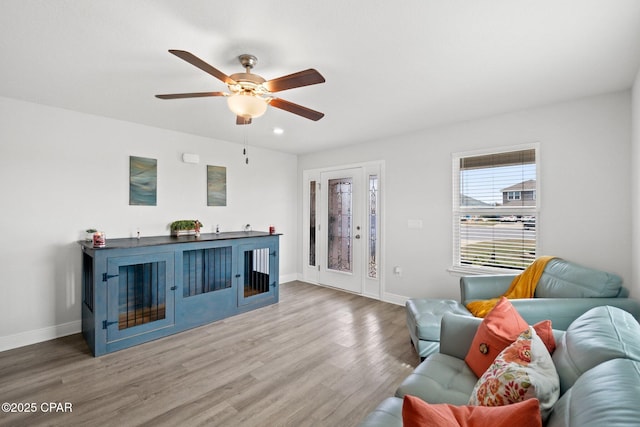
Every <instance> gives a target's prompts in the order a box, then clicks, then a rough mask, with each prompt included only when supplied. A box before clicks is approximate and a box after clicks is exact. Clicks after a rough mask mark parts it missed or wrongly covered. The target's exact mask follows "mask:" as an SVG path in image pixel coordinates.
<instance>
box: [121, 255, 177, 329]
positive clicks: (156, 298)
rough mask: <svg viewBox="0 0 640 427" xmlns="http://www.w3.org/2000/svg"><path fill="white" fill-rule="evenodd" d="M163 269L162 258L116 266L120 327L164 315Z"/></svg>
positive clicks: (147, 321) (141, 323) (164, 276)
mask: <svg viewBox="0 0 640 427" xmlns="http://www.w3.org/2000/svg"><path fill="white" fill-rule="evenodd" d="M166 270H167V268H166V265H165V262H164V261H162V262H148V263H144V264H134V265H125V266H121V267H120V268H119V274H118V280H119V294H118V295H119V298H120V301H119V304H118V329H119V330H122V329H127V328H131V327H133V326H138V325H143V324H145V323H149V322H154V321H156V320H161V319H164V318H165V299H166V294H167V279H166V275H165V272H166Z"/></svg>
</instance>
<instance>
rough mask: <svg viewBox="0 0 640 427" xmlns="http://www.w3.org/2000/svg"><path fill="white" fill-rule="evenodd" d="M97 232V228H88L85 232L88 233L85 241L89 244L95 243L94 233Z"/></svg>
mask: <svg viewBox="0 0 640 427" xmlns="http://www.w3.org/2000/svg"><path fill="white" fill-rule="evenodd" d="M96 231H98V230H96V229H95V228H87V229H86V230H85V233H86V235H85V240H86V241H87V242H91V241H93V233H95V232H96Z"/></svg>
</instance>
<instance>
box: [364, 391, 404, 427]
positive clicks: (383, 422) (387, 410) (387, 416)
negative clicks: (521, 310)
mask: <svg viewBox="0 0 640 427" xmlns="http://www.w3.org/2000/svg"><path fill="white" fill-rule="evenodd" d="M359 427H403V426H402V399H399V398H397V397H388V398H386V399H385V400H383V401H382V403H380V404H379V405H378V407H377V408H376V409H374V410H373V411H371V412H369V414H368V415H367V416H366V418H365V419H364V420H362V422H361V423H360V424H359Z"/></svg>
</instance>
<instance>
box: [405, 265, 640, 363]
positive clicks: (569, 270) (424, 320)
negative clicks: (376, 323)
mask: <svg viewBox="0 0 640 427" xmlns="http://www.w3.org/2000/svg"><path fill="white" fill-rule="evenodd" d="M514 277H516V275H515V274H502V275H477V276H464V277H461V278H460V301H455V300H438V299H426V298H412V299H409V300H408V301H407V302H406V311H407V327H408V328H409V336H410V337H411V342H412V343H413V345H414V347H415V349H416V352H417V353H418V355H419V356H420V358H421V359H422V358H425V357H427V356H428V355H429V354H431V353H434V352H437V351H438V346H439V344H440V343H439V337H440V321H441V319H442V315H443V314H444V313H445V312H452V313H457V314H462V315H467V316H471V313H470V312H469V310H467V308H466V305H467V304H468V303H469V302H471V301H476V300H484V299H491V298H497V297H500V296H501V295H502V294H504V293H505V292H506V291H507V289H509V285H510V284H511V282H512V280H513V279H514ZM510 301H511V303H512V304H513V306H514V307H515V308H516V309H517V310H518V312H519V313H520V315H521V316H522V317H523V318H524V320H526V321H527V322H528V323H529V324H531V325H533V324H535V323H537V322H539V321H541V320H547V319H549V320H551V322H552V324H553V328H554V329H559V330H565V329H567V327H568V326H569V324H571V322H573V321H574V320H575V319H576V318H577V317H578V316H580V315H582V314H583V313H585V312H586V311H588V310H590V309H591V308H593V307H598V306H603V305H609V306H613V307H619V308H621V309H623V310H625V311H627V312H629V313H631V314H632V315H633V316H634V317H635V318H636V319H640V302H639V301H638V300H635V299H632V298H629V291H628V290H627V289H626V288H625V287H624V286H623V285H622V278H621V277H620V276H618V275H616V274H612V273H607V272H604V271H600V270H596V269H592V268H588V267H584V266H582V265H579V264H576V263H574V262H571V261H567V260H564V259H561V258H554V259H552V260H550V261H549V262H548V263H547V265H546V266H545V269H544V271H543V273H542V276H541V277H540V280H539V281H538V284H537V287H536V291H535V295H534V298H526V299H514V300H510Z"/></svg>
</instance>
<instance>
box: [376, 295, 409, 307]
mask: <svg viewBox="0 0 640 427" xmlns="http://www.w3.org/2000/svg"><path fill="white" fill-rule="evenodd" d="M408 299H409V297H406V296H404V295H398V294H392V293H390V292H385V293H384V295H382V301H384V302H390V303H391V304H397V305H402V306H404V304H405V303H406V302H407V300H408Z"/></svg>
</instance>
